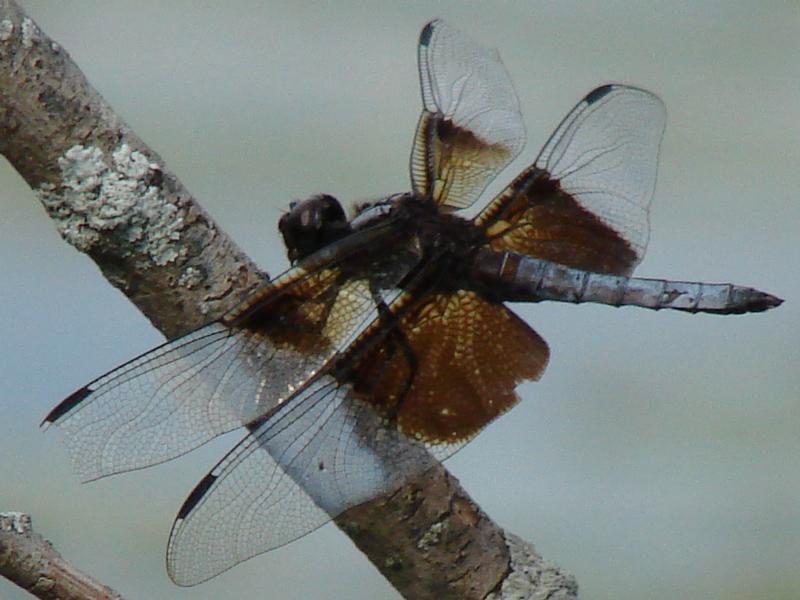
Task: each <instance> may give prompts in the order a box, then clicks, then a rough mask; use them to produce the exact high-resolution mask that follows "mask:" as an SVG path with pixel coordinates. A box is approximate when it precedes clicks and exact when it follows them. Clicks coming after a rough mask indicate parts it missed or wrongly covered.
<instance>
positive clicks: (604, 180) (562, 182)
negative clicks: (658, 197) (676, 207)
mask: <svg viewBox="0 0 800 600" xmlns="http://www.w3.org/2000/svg"><path fill="white" fill-rule="evenodd" d="M665 120H666V110H665V108H664V104H663V103H662V102H661V100H660V99H659V98H658V97H656V96H654V95H653V94H651V93H649V92H646V91H644V90H640V89H637V88H632V87H626V86H622V85H607V86H603V87H600V88H597V89H596V90H594V91H592V92H591V93H589V94H588V95H587V96H586V97H585V98H584V99H583V100H581V101H580V102H579V103H578V105H577V106H576V107H575V108H574V109H573V110H572V112H570V113H569V115H568V116H567V117H566V118H565V119H564V120H563V121H562V123H561V124H560V125H559V127H558V129H556V131H555V133H553V135H552V136H551V137H550V139H549V140H548V142H547V143H546V144H545V146H544V148H543V149H542V151H541V153H540V154H539V157H538V158H537V159H536V162H535V163H534V164H533V165H532V166H531V167H530V168H529V169H528V170H526V171H525V172H523V173H522V174H521V175H520V176H519V177H517V179H515V180H514V181H513V182H512V183H511V185H509V186H508V188H506V190H505V191H503V192H502V193H501V194H500V195H499V196H498V197H497V198H495V199H494V200H493V201H492V202H491V203H490V204H489V206H487V207H486V209H484V211H483V212H482V213H481V214H480V215H478V217H477V218H476V223H477V224H478V225H483V226H485V227H486V228H487V234H488V236H489V237H490V239H491V247H492V248H493V249H495V250H511V251H514V252H519V253H523V254H528V255H531V256H535V257H538V258H542V259H546V260H551V261H554V262H558V263H561V264H564V265H567V266H570V267H575V268H579V269H584V270H587V271H595V272H602V273H619V274H628V273H630V272H631V271H632V270H633V269H634V267H635V266H636V265H637V264H639V262H640V261H641V259H642V257H643V256H644V252H645V249H646V247H647V241H648V237H649V208H650V201H651V199H652V196H653V190H654V188H655V181H656V170H657V163H658V149H659V145H660V143H661V137H662V134H663V132H664V124H665Z"/></svg>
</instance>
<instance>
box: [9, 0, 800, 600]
mask: <svg viewBox="0 0 800 600" xmlns="http://www.w3.org/2000/svg"><path fill="white" fill-rule="evenodd" d="M22 4H23V5H24V6H25V7H26V8H27V10H28V11H29V12H30V15H31V16H32V17H33V18H34V19H35V20H36V21H37V22H38V23H39V25H40V26H41V27H42V28H43V29H44V30H45V32H47V33H48V34H49V35H51V36H52V37H53V38H54V39H55V40H57V41H58V42H59V43H60V44H61V45H62V46H63V47H64V48H65V49H66V50H67V51H68V52H69V53H70V54H71V55H72V57H73V58H74V59H75V61H76V62H77V64H78V65H79V66H80V67H81V68H82V69H83V71H84V73H85V74H86V75H87V77H88V78H89V80H90V81H91V82H92V83H93V84H94V85H95V86H96V87H97V88H98V89H99V90H100V92H101V93H102V94H103V95H104V96H105V98H106V99H107V100H108V101H109V102H110V103H111V105H112V106H113V107H114V108H115V109H116V110H117V112H118V113H119V114H120V115H121V116H122V117H123V118H124V119H125V120H126V121H127V122H128V123H129V124H130V125H131V126H132V127H133V129H134V130H135V131H136V132H137V133H138V134H139V135H140V136H141V137H142V138H143V139H144V140H145V141H146V142H147V143H149V144H150V145H151V147H152V148H153V149H155V150H156V151H157V152H159V153H160V154H161V156H162V157H163V158H164V159H165V160H166V162H167V164H168V165H169V166H170V167H171V169H172V170H173V171H174V172H175V173H176V174H177V175H178V176H179V177H180V178H181V179H182V181H183V182H184V183H185V184H186V185H187V187H188V188H189V189H190V190H191V191H192V192H193V193H194V194H195V195H196V197H197V198H198V200H199V201H200V202H201V203H202V204H203V205H204V206H205V207H206V209H207V210H208V211H209V212H210V213H211V214H212V216H213V217H214V218H216V219H217V221H218V223H219V224H220V225H221V227H222V228H223V229H224V230H225V231H227V232H228V233H229V234H230V235H231V236H232V237H233V238H234V239H235V240H236V241H237V242H238V243H239V244H240V245H241V246H242V247H243V248H244V249H245V251H246V252H247V253H248V254H249V255H250V256H251V257H253V258H254V259H255V260H256V261H257V262H258V263H259V264H260V265H261V266H263V267H264V268H266V269H267V270H268V271H269V272H270V273H273V274H274V273H277V272H279V271H281V270H282V269H283V268H285V266H286V259H285V257H284V254H283V248H282V245H281V243H280V240H279V237H278V235H277V230H276V223H277V219H278V217H279V216H280V215H281V212H282V210H283V209H284V208H285V207H286V206H287V205H288V203H289V201H290V200H293V199H302V198H306V197H308V196H310V195H312V194H314V193H317V192H327V193H330V194H333V195H335V196H337V197H338V198H340V199H342V200H343V201H345V202H348V203H349V202H351V201H356V200H363V199H368V198H375V197H378V196H381V195H384V194H388V193H393V192H398V191H404V190H407V189H408V188H409V182H408V173H407V164H408V154H409V149H410V144H411V140H412V135H413V132H414V127H415V124H416V120H417V116H418V113H419V110H420V100H419V93H418V80H417V72H416V50H415V46H416V38H417V35H418V33H419V30H420V28H421V27H422V25H423V24H424V23H425V22H426V21H427V20H429V19H431V18H433V17H437V16H438V17H443V18H445V19H447V20H448V21H450V22H451V23H452V24H453V25H455V26H456V27H458V28H460V29H462V30H464V31H466V32H468V33H469V34H470V35H471V36H472V37H474V38H476V39H478V40H480V41H481V42H483V43H484V44H485V45H488V46H494V47H497V48H498V49H499V50H500V52H501V54H502V56H503V59H504V61H505V64H506V65H507V67H508V70H509V72H510V73H511V77H512V79H513V81H514V83H515V86H516V90H517V93H518V95H519V97H520V101H521V104H522V110H523V115H524V116H525V119H526V123H527V128H528V139H529V144H528V147H527V148H526V150H525V151H524V152H523V153H522V156H521V157H520V159H518V161H517V162H516V163H514V164H513V165H512V167H511V168H509V169H508V170H507V171H506V172H505V173H503V174H502V175H501V177H499V178H498V181H497V182H495V184H493V186H492V188H491V189H490V190H489V192H490V193H491V192H496V191H499V190H500V189H501V188H502V187H503V186H504V185H505V184H506V183H507V182H508V181H509V180H510V178H511V177H512V176H514V175H516V174H517V173H518V172H519V171H520V170H521V169H522V168H523V167H524V166H526V165H527V164H528V163H530V162H532V161H533V159H534V158H535V155H536V153H537V152H538V149H539V147H540V146H541V145H542V143H543V142H544V140H545V139H546V138H547V136H548V135H549V134H550V132H551V131H552V130H553V129H554V127H555V126H556V125H557V124H558V122H559V120H560V119H561V118H562V117H563V116H564V115H565V114H566V112H567V111H568V110H569V109H570V108H571V107H572V106H573V105H574V104H575V103H576V102H577V101H578V100H579V99H580V98H581V97H582V96H583V95H584V94H585V93H586V92H588V91H589V90H590V89H592V88H593V87H595V86H596V85H599V84H602V83H607V82H611V81H616V82H623V83H630V84H634V85H637V86H640V87H644V88H647V89H650V90H652V91H653V92H655V93H657V94H658V95H660V96H661V97H662V98H663V99H664V101H665V102H666V104H667V108H668V112H669V117H668V124H667V132H666V136H665V138H664V142H663V145H662V155H661V162H660V171H659V180H658V185H657V188H656V195H655V201H654V204H653V208H652V213H651V217H652V218H651V223H652V234H651V242H650V246H649V250H648V253H647V256H646V258H645V260H644V262H643V263H642V264H641V266H640V267H639V269H638V270H637V273H638V274H640V275H642V276H650V277H664V278H676V279H688V280H702V281H715V282H720V281H721V282H728V281H732V282H736V283H739V284H744V285H750V286H754V287H758V288H761V289H763V290H767V291H770V292H772V293H775V294H777V295H779V296H781V297H783V298H785V299H786V303H785V305H784V306H783V307H781V308H780V309H778V310H775V311H772V312H769V313H766V314H761V315H750V316H741V317H715V316H703V315H697V316H691V315H686V314H681V313H675V314H670V313H667V312H662V313H653V312H648V311H644V310H638V309H633V308H625V309H617V310H615V309H611V308H605V307H593V306H580V307H576V306H568V305H557V304H549V305H548V304H543V305H539V306H517V307H516V309H517V310H518V312H519V313H520V314H521V315H522V316H523V317H524V318H525V319H526V320H527V321H528V322H529V323H530V324H531V325H533V326H534V327H535V328H536V329H537V330H538V331H539V332H540V333H541V334H542V336H543V337H544V338H545V339H547V341H548V342H549V344H550V347H551V351H552V357H551V363H550V367H549V369H548V371H547V373H546V376H545V377H544V379H543V380H542V381H541V382H539V383H536V384H531V385H525V386H523V387H522V388H521V395H522V396H523V401H522V402H521V403H520V405H519V406H518V407H517V408H515V409H514V411H513V412H512V413H511V414H510V415H508V416H506V417H504V418H501V419H500V420H499V421H498V422H496V423H494V424H493V425H491V426H490V427H489V428H488V429H487V430H486V431H485V432H484V433H483V434H481V435H480V436H479V437H478V439H477V440H475V441H474V442H473V443H471V444H470V445H469V446H467V447H466V448H465V449H464V450H462V451H461V452H460V453H459V454H458V455H457V456H455V457H454V458H453V459H452V460H450V461H449V462H448V466H449V468H450V469H451V470H452V471H453V473H454V474H455V475H456V476H457V477H459V479H460V480H461V482H462V484H463V485H464V487H465V488H466V489H467V490H468V491H469V493H470V494H471V495H472V496H473V497H474V498H475V499H476V500H477V501H478V502H479V503H480V505H481V506H482V507H483V508H484V509H485V510H486V511H487V512H488V513H489V514H490V515H491V516H492V517H493V518H494V519H495V520H496V521H497V522H498V523H500V524H501V525H503V526H505V527H507V528H509V529H510V530H511V531H513V532H514V533H516V534H518V535H520V536H522V537H523V538H525V539H527V540H530V541H532V542H533V543H534V544H535V545H536V547H537V548H538V550H539V551H540V552H541V553H542V554H543V555H544V556H545V557H547V558H548V559H550V560H552V561H554V562H556V563H558V564H559V565H560V566H561V567H563V568H564V569H566V570H567V571H569V572H571V573H574V574H575V575H576V577H577V579H578V582H579V584H580V587H581V596H582V597H583V598H591V599H594V600H611V599H628V598H630V599H633V598H650V599H664V600H667V599H670V600H671V599H674V598H689V597H691V598H719V599H723V598H724V599H726V600H738V599H745V598H747V599H762V598H770V599H784V598H785V599H790V598H791V599H796V598H798V597H800V558H799V557H800V436H799V435H798V432H800V398H798V388H800V369H799V368H798V367H800V365H799V364H798V363H799V362H800V361H799V360H798V359H799V358H800V309H798V306H800V304H799V303H798V297H800V277H799V272H798V265H800V232H799V231H798V229H800V227H799V226H800V201H798V194H799V193H800V168H798V164H800V43H798V40H800V4H798V3H797V2H794V1H788V2H762V3H752V2H733V1H731V2H724V3H719V2H706V3H695V2H686V3H673V2H670V3H666V2H660V3H642V2H634V1H629V2H559V3H551V2H538V1H526V2H519V3H514V4H512V3H508V4H489V3H480V2H474V3H473V2H464V1H461V0H459V1H453V2H403V3H388V2H387V3H364V4H358V3H355V2H351V1H346V2H336V3H321V4H311V3H303V4H301V3H296V4H290V3H283V2H227V3H224V4H223V3H212V2H188V1H173V2H169V3H164V2H155V1H147V0H140V1H138V2H107V1H96V2H88V1H80V2H77V1H75V2H69V3H67V2H49V1H32V0H29V1H23V2H22ZM0 256H2V260H0V281H2V290H3V291H2V293H0V357H1V358H0V381H2V387H3V390H4V391H3V393H2V396H0V410H1V411H2V418H0V450H1V451H2V459H1V460H0V511H2V510H22V511H26V512H29V513H30V514H32V516H33V520H34V526H35V527H36V529H37V530H38V531H39V532H41V533H42V534H43V535H45V536H46V537H48V538H50V539H51V540H52V541H53V542H54V543H55V544H56V546H57V547H58V549H59V550H60V551H61V552H62V553H63V554H64V556H65V557H66V558H67V559H69V560H71V561H74V563H75V564H76V565H78V566H80V567H81V568H82V569H85V570H86V571H88V572H90V573H92V574H94V575H95V576H97V577H98V578H99V579H101V580H102V581H104V582H105V583H107V584H109V585H111V586H113V587H115V588H116V589H117V590H118V591H119V592H121V593H122V594H123V595H125V596H126V597H129V598H163V599H182V598H221V597H227V598H251V597H269V598H289V599H306V598H325V599H335V598H350V599H377V598H387V599H389V598H396V597H397V594H396V592H394V591H393V590H392V589H391V588H390V587H389V585H388V584H387V583H386V582H385V581H384V580H383V579H382V578H381V576H380V575H379V574H378V573H377V571H376V570H375V569H374V568H373V567H372V566H371V565H370V564H369V563H368V561H367V560H366V559H365V558H364V557H363V556H362V555H360V554H359V552H358V551H357V550H356V549H355V548H354V546H353V545H352V543H351V542H350V541H349V539H348V538H347V537H346V536H345V535H344V534H342V533H341V532H339V530H338V529H336V527H335V526H333V525H328V526H326V527H324V528H322V529H321V530H318V531H317V532H315V533H313V534H311V535H308V536H306V537H305V538H304V539H302V540H300V541H298V542H296V543H294V544H291V545H289V546H287V547H284V548H282V549H279V550H277V551H274V552H272V553H269V554H267V555H263V556H260V557H257V558H255V559H253V560H251V561H249V562H247V563H245V564H243V565H240V566H239V567H237V568H235V569H233V570H231V571H229V572H227V573H225V574H223V575H222V576H220V577H218V578H216V579H214V580H212V581H210V582H208V583H206V584H203V585H201V586H199V587H197V588H192V589H181V588H178V587H176V586H174V585H173V584H172V583H171V582H170V581H169V579H168V578H167V575H166V572H165V568H164V558H163V557H164V552H165V544H166V540H167V536H168V533H169V529H170V525H171V523H172V520H173V518H174V516H175V513H176V511H177V509H178V508H179V507H180V505H181V503H182V502H183V499H184V498H185V496H186V495H187V494H188V493H189V491H190V490H191V489H192V487H193V486H194V484H195V483H196V482H197V480H199V479H200V478H201V477H202V476H203V475H204V474H205V473H206V472H207V471H208V470H209V469H210V468H211V467H212V466H213V465H214V464H215V462H216V461H217V459H218V458H219V457H221V456H222V454H223V453H224V452H225V451H226V450H227V449H228V448H230V447H231V446H233V445H234V443H235V442H236V441H237V440H238V439H239V438H240V437H241V433H240V432H234V433H233V434H229V435H228V436H225V437H223V438H222V439H221V440H217V441H216V442H214V443H212V444H210V445H209V446H207V447H204V448H202V449H200V450H198V451H196V452H194V453H192V454H191V455H189V456H186V457H183V458H181V459H178V460H176V461H173V462H172V463H168V464H165V465H162V466H159V467H155V468H151V469H148V470H145V471H141V472H137V473H131V474H127V475H121V476H117V477H112V478H108V479H105V480H103V481H99V482H95V483H93V484H89V485H80V484H79V483H78V480H77V478H76V477H75V476H73V474H72V472H71V468H70V465H69V461H68V457H67V452H66V449H65V447H64V445H63V444H61V442H60V439H59V435H58V433H57V432H53V433H48V434H47V435H43V434H42V433H41V432H40V430H39V428H38V424H39V421H40V420H41V419H42V417H43V416H44V415H45V414H46V413H47V411H48V410H49V409H50V408H52V407H53V406H54V405H55V404H56V403H57V402H59V401H60V400H61V399H62V398H64V397H65V396H66V395H67V394H69V393H70V392H72V391H73V390H74V389H76V388H77V387H79V386H81V385H83V384H85V383H87V382H88V381H89V380H91V379H93V378H94V377H96V376H97V375H100V374H102V373H103V372H105V371H107V370H109V369H111V368H113V367H115V366H116V365H118V364H119V363H121V362H123V361H125V360H127V359H129V358H131V357H133V356H135V355H137V354H139V353H140V352H143V351H145V350H147V349H149V348H150V347H152V346H154V345H156V344H158V343H160V342H161V341H162V338H161V336H160V335H159V333H158V332H157V331H155V330H154V329H153V328H152V327H151V326H150V324H149V323H148V322H147V321H146V320H145V319H144V317H142V316H141V315H140V314H139V313H138V312H137V311H136V310H135V309H134V308H133V306H132V305H131V304H129V303H128V301H127V300H126V299H125V298H124V297H123V296H122V295H121V294H120V293H119V292H117V291H116V290H114V289H113V288H111V286H110V285H108V284H107V283H106V282H105V280H104V279H103V278H102V277H101V276H100V273H99V271H98V269H97V268H96V267H95V266H94V264H93V263H92V262H91V261H90V260H89V259H88V258H86V257H85V256H83V255H81V254H79V253H78V252H77V251H75V250H74V249H73V248H71V247H69V246H67V245H66V244H65V243H63V242H62V241H61V240H60V239H59V237H58V235H57V233H56V231H55V229H54V227H53V226H52V224H51V223H50V221H49V220H48V218H47V216H46V215H45V213H44V210H43V209H42V208H41V206H40V205H39V204H38V203H37V201H36V199H35V198H34V196H33V194H32V192H31V191H30V190H29V189H28V188H27V187H26V185H25V184H24V182H23V181H22V179H21V178H20V177H19V176H18V175H17V174H16V173H15V172H14V170H13V169H12V168H11V167H10V166H9V165H8V164H7V163H5V162H4V161H2V159H0ZM0 596H2V597H5V598H12V599H16V598H24V597H27V596H25V595H24V594H23V593H22V592H20V591H19V590H17V589H16V588H14V587H13V586H11V585H10V584H8V583H6V582H5V581H2V580H0Z"/></svg>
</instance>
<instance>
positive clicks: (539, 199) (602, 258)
mask: <svg viewBox="0 0 800 600" xmlns="http://www.w3.org/2000/svg"><path fill="white" fill-rule="evenodd" d="M475 223H476V224H477V225H480V226H483V227H486V235H487V237H488V238H489V239H490V246H491V248H492V249H493V250H498V251H500V250H511V251H513V252H519V253H521V254H527V255H530V256H534V257H536V258H541V259H544V260H550V261H553V262H557V263H561V264H563V265H567V266H569V267H574V268H577V269H583V270H586V271H594V272H597V273H613V274H620V275H623V274H629V273H630V272H631V271H632V270H633V267H635V266H636V264H637V263H638V261H639V257H637V255H636V252H634V250H633V248H632V247H631V245H630V244H629V243H628V242H627V241H626V240H625V239H624V238H623V237H622V236H620V235H619V234H618V233H617V232H616V231H614V229H613V228H612V227H611V226H610V225H609V224H608V223H606V222H605V221H604V220H602V219H601V218H600V217H598V216H597V215H595V214H593V213H592V212H590V211H589V210H587V209H586V208H584V207H583V206H581V204H580V203H579V202H578V201H577V200H576V199H575V198H574V197H573V196H572V195H571V194H568V193H566V192H564V191H563V190H562V189H561V187H560V186H559V183H558V181H556V180H554V179H551V178H550V177H549V176H548V175H547V172H546V171H543V170H541V169H538V168H536V167H531V168H530V169H528V170H527V171H526V172H524V173H522V175H520V176H519V177H517V179H516V180H514V182H513V183H511V185H509V186H508V188H506V190H505V191H504V192H503V193H502V194H500V195H499V196H497V198H495V199H494V200H493V201H492V202H491V203H490V204H489V205H488V206H487V207H486V208H485V209H484V210H483V212H481V214H479V215H478V217H477V218H476V219H475Z"/></svg>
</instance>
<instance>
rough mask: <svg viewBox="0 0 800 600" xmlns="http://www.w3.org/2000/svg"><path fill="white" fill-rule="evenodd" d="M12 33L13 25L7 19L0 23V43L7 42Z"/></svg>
mask: <svg viewBox="0 0 800 600" xmlns="http://www.w3.org/2000/svg"><path fill="white" fill-rule="evenodd" d="M13 33H14V23H13V22H12V21H11V20H9V19H3V20H2V21H0V42H5V41H8V40H9V39H10V38H11V35H12V34H13Z"/></svg>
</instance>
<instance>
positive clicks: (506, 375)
mask: <svg viewBox="0 0 800 600" xmlns="http://www.w3.org/2000/svg"><path fill="white" fill-rule="evenodd" d="M548 357H549V350H548V348H547V343H546V342H545V341H544V340H543V339H542V338H541V337H539V335H538V334H537V333H536V332H535V331H533V330H532V329H531V328H530V327H528V326H527V325H526V324H525V323H524V322H523V321H522V320H521V319H519V317H517V316H516V315H515V314H514V313H512V312H511V311H510V310H508V309H507V308H506V307H505V306H503V305H501V304H494V303H490V302H487V301H485V300H482V299H481V298H479V297H478V296H477V295H476V294H474V293H473V292H466V291H459V292H456V293H453V294H432V295H431V297H430V298H428V299H427V300H426V301H424V302H423V303H422V304H421V305H419V306H417V307H415V308H414V309H413V310H412V311H411V312H409V313H408V314H407V315H405V316H404V317H403V318H402V319H401V321H400V323H399V325H398V327H397V328H396V329H394V330H393V332H392V333H390V334H389V335H388V336H387V338H385V339H384V341H383V342H381V344H380V345H378V346H376V347H375V348H373V349H371V351H370V352H368V353H367V354H366V355H365V356H364V357H363V358H362V359H361V361H360V362H359V365H358V367H357V369H356V371H355V373H354V377H353V383H354V388H355V390H356V392H357V393H358V394H359V395H360V396H361V397H362V399H364V400H366V401H368V402H370V403H371V404H373V405H374V406H375V407H376V408H377V410H378V411H379V412H380V413H381V414H383V415H384V416H385V417H387V418H388V419H390V420H393V421H395V422H396V424H397V427H398V428H399V429H400V430H401V431H402V432H403V433H405V434H406V435H408V436H410V437H413V438H416V439H419V440H422V441H424V442H426V443H431V444H441V443H451V442H459V441H466V440H468V439H469V438H471V437H472V436H474V435H475V434H476V433H478V431H480V430H481V429H482V428H483V427H484V426H485V425H486V424H487V423H489V422H490V421H492V420H493V419H494V418H495V417H497V416H498V415H500V414H501V413H503V412H505V411H506V410H508V409H509V408H511V407H512V406H513V405H514V404H516V402H517V401H518V400H519V398H518V396H517V394H516V393H515V391H514V389H515V388H516V386H517V385H518V384H519V383H520V382H522V381H525V380H536V379H539V377H541V375H542V373H543V371H544V369H545V366H546V365H547V361H548Z"/></svg>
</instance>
